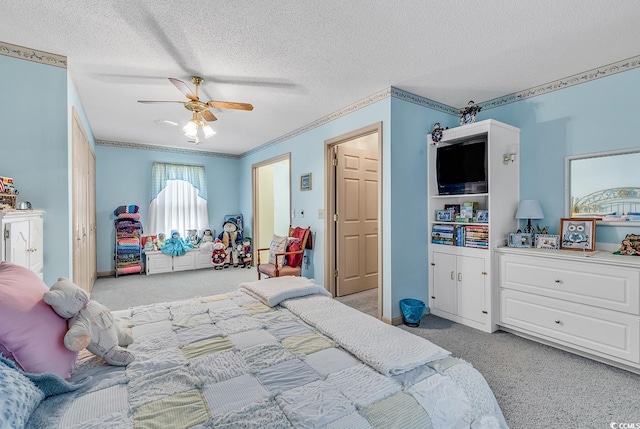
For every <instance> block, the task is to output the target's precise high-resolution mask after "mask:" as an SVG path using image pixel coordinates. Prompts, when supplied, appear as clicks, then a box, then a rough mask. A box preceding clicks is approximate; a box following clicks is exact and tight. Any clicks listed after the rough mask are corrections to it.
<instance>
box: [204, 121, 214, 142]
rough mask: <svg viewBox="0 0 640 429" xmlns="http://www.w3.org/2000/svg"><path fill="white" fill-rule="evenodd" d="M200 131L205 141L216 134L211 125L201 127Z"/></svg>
mask: <svg viewBox="0 0 640 429" xmlns="http://www.w3.org/2000/svg"><path fill="white" fill-rule="evenodd" d="M202 131H203V132H204V138H205V139H208V138H209V137H213V136H214V135H215V134H216V132H215V131H214V130H213V128H211V125H209V124H207V125H205V126H204V127H202Z"/></svg>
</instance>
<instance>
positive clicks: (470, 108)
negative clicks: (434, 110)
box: [460, 101, 482, 125]
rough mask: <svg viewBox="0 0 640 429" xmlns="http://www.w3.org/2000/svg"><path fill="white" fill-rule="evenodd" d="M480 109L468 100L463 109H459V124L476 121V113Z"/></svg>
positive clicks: (480, 108)
mask: <svg viewBox="0 0 640 429" xmlns="http://www.w3.org/2000/svg"><path fill="white" fill-rule="evenodd" d="M480 110H482V107H481V106H477V105H476V104H475V103H474V102H473V101H469V102H468V103H467V105H466V106H465V107H464V108H463V109H460V125H466V124H472V123H474V122H475V121H476V114H477V113H478V112H479V111H480Z"/></svg>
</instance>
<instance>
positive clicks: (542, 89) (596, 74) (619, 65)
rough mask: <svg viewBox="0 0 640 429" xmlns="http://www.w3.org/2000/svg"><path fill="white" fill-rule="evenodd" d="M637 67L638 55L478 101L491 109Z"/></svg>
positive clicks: (639, 60) (639, 61)
mask: <svg viewBox="0 0 640 429" xmlns="http://www.w3.org/2000/svg"><path fill="white" fill-rule="evenodd" d="M637 67H640V55H638V56H635V57H631V58H628V59H626V60H622V61H618V62H615V63H612V64H608V65H606V66H602V67H598V68H595V69H591V70H588V71H586V72H582V73H577V74H574V75H573V76H569V77H566V78H564V79H558V80H554V81H553V82H549V83H545V84H544V85H539V86H535V87H533V88H529V89H525V90H524V91H519V92H515V93H513V94H509V95H505V96H503V97H498V98H494V99H492V100H488V101H484V102H482V103H479V105H480V106H482V108H483V109H492V108H494V107H500V106H504V105H505V104H509V103H514V102H516V101H521V100H524V99H526V98H531V97H536V96H538V95H543V94H547V93H549V92H553V91H557V90H559V89H564V88H568V87H570V86H574V85H578V84H581V83H586V82H590V81H592V80H595V79H600V78H601V77H606V76H611V75H613V74H616V73H620V72H623V71H627V70H632V69H635V68H637Z"/></svg>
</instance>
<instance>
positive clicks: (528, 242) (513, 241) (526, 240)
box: [507, 232, 533, 247]
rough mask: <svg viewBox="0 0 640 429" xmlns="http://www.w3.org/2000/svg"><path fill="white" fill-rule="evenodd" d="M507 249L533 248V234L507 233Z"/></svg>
mask: <svg viewBox="0 0 640 429" xmlns="http://www.w3.org/2000/svg"><path fill="white" fill-rule="evenodd" d="M507 244H508V245H509V247H531V246H533V234H530V233H527V232H511V233H509V241H508V243H507Z"/></svg>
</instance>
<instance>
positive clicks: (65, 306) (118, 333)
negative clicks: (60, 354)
mask: <svg viewBox="0 0 640 429" xmlns="http://www.w3.org/2000/svg"><path fill="white" fill-rule="evenodd" d="M43 299H44V302H46V303H47V304H49V305H50V306H51V308H53V310H54V311H55V312H56V313H58V315H59V316H60V317H62V318H64V319H68V320H67V324H68V328H69V330H68V331H67V333H66V335H65V336H64V345H65V347H66V348H68V349H69V350H71V351H76V352H77V351H80V350H82V349H84V348H86V349H87V350H89V351H90V352H91V353H93V354H94V355H96V356H99V357H101V358H103V359H104V360H106V361H107V363H108V364H109V365H115V366H126V365H128V364H130V363H131V362H133V360H134V356H133V354H132V353H131V352H130V351H128V350H127V349H125V348H123V347H122V346H128V345H129V344H131V343H133V337H132V336H131V334H129V333H128V332H125V331H124V330H123V329H121V328H120V326H119V325H118V322H117V321H116V320H115V319H114V317H113V315H112V314H111V312H110V311H109V309H108V308H107V307H105V306H104V305H102V304H100V303H98V302H96V301H93V300H91V299H90V298H89V295H87V293H86V292H85V291H84V290H82V289H80V288H79V287H78V286H76V285H75V284H74V283H73V282H72V281H71V280H68V279H65V278H63V277H61V278H59V279H58V281H57V282H56V283H55V284H54V285H53V286H51V289H49V290H48V291H47V292H45V293H44V296H43Z"/></svg>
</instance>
